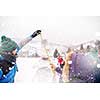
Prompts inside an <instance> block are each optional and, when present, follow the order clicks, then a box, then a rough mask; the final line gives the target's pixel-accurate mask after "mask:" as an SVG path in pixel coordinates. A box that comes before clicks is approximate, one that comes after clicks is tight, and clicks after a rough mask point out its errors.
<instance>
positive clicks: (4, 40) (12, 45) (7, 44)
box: [0, 36, 18, 54]
mask: <svg viewBox="0 0 100 100" xmlns="http://www.w3.org/2000/svg"><path fill="white" fill-rule="evenodd" d="M17 47H18V45H17V43H16V42H14V41H13V40H11V39H10V38H8V37H6V36H2V37H1V46H0V54H3V53H5V52H11V51H13V50H15V49H16V48H17Z"/></svg>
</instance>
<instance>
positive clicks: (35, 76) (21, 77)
mask: <svg viewBox="0 0 100 100" xmlns="http://www.w3.org/2000/svg"><path fill="white" fill-rule="evenodd" d="M17 65H18V69H19V71H18V72H17V74H16V77H15V83H30V82H39V83H40V82H52V73H51V70H50V66H49V64H48V61H43V60H41V58H27V57H25V58H21V57H19V58H17Z"/></svg>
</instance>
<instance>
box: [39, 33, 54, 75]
mask: <svg viewBox="0 0 100 100" xmlns="http://www.w3.org/2000/svg"><path fill="white" fill-rule="evenodd" d="M40 38H41V43H42V42H43V37H42V34H40ZM43 47H44V50H45V53H46V55H47V57H48V62H49V64H50V65H52V66H51V71H52V73H53V76H54V77H55V66H54V65H53V64H52V61H51V59H50V56H49V54H48V51H47V49H46V46H45V45H44V46H43Z"/></svg>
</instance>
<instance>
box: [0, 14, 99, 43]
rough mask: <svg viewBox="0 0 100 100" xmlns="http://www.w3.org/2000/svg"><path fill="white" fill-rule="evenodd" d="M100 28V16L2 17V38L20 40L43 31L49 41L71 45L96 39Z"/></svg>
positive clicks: (0, 32)
mask: <svg viewBox="0 0 100 100" xmlns="http://www.w3.org/2000/svg"><path fill="white" fill-rule="evenodd" d="M99 26H100V17H99V16H98V17H96V16H54V17H53V16H1V17H0V36H1V35H7V36H10V37H12V38H14V39H16V40H18V39H21V38H24V37H27V36H29V35H30V34H31V33H32V32H34V31H35V30H37V29H41V30H42V31H43V37H44V38H46V39H48V41H50V42H53V43H58V44H64V45H70V44H75V43H79V42H83V41H87V40H91V39H94V38H95V36H96V34H97V32H100V28H99ZM35 40H36V39H35ZM37 40H39V39H38V38H37Z"/></svg>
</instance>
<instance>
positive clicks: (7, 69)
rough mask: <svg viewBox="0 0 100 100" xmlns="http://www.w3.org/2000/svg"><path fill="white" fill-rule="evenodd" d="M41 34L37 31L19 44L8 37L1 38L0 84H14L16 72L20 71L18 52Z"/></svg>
mask: <svg viewBox="0 0 100 100" xmlns="http://www.w3.org/2000/svg"><path fill="white" fill-rule="evenodd" d="M39 34H41V30H37V31H35V32H34V33H33V34H32V35H30V36H29V37H27V38H25V39H24V40H22V41H21V42H20V43H19V44H17V43H16V42H15V41H13V40H12V39H10V38H8V37H6V36H2V37H1V46H0V83H14V78H15V75H16V72H17V71H18V68H17V64H16V58H17V57H18V55H17V54H18V51H19V50H21V49H22V47H23V46H25V45H26V44H27V43H28V42H30V41H31V40H32V39H33V38H34V37H36V36H38V35H39Z"/></svg>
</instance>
